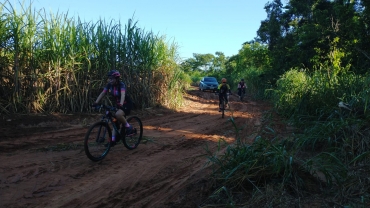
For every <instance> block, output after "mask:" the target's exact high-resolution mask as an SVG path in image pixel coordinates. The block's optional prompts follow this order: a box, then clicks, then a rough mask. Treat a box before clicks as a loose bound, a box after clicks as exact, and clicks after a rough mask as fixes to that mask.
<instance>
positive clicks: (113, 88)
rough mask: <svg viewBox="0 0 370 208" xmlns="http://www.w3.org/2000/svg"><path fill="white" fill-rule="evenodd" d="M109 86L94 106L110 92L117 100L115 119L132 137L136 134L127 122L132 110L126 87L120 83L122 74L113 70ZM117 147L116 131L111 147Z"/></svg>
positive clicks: (109, 77) (109, 74) (109, 75)
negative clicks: (127, 116)
mask: <svg viewBox="0 0 370 208" xmlns="http://www.w3.org/2000/svg"><path fill="white" fill-rule="evenodd" d="M107 76H108V84H107V85H106V86H105V87H104V89H103V92H101V93H100V95H99V96H98V98H97V99H96V101H95V103H94V104H93V106H97V105H98V103H99V101H100V100H101V99H102V98H103V97H104V96H105V95H106V94H107V93H108V92H109V93H110V94H111V95H112V96H113V98H114V99H115V102H116V105H117V109H118V110H117V112H116V113H115V117H116V118H117V120H118V121H120V122H121V123H122V124H123V125H125V127H126V135H128V136H130V135H132V134H133V133H134V130H133V127H132V126H131V125H130V124H129V123H128V122H127V121H126V119H125V115H128V114H129V113H130V111H131V108H132V102H131V99H130V97H129V96H128V95H127V94H126V85H125V83H123V82H122V81H120V77H121V74H120V73H119V71H117V70H111V71H109V72H108V74H107ZM115 145H116V131H113V132H112V143H111V146H112V147H113V146H115Z"/></svg>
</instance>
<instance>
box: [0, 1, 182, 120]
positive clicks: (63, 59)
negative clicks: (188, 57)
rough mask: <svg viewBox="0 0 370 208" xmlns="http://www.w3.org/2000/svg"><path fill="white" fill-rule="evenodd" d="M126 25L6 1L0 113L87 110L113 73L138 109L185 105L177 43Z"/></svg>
mask: <svg viewBox="0 0 370 208" xmlns="http://www.w3.org/2000/svg"><path fill="white" fill-rule="evenodd" d="M136 24H137V22H135V21H134V20H132V19H129V20H128V22H127V24H126V25H122V24H121V22H115V21H113V20H112V21H106V20H102V19H101V20H99V21H98V22H87V23H85V22H81V20H80V19H75V18H69V17H68V16H67V15H64V14H56V15H54V14H49V15H48V14H46V13H45V12H44V11H43V10H40V11H38V12H37V11H35V10H32V9H31V6H30V7H29V8H23V7H22V8H21V11H17V10H15V8H14V7H13V6H12V4H11V3H10V2H9V1H5V3H1V4H0V43H1V50H0V79H1V87H0V94H1V95H2V96H1V98H0V112H1V113H27V112H62V113H67V112H86V111H89V109H90V107H89V106H90V104H91V103H92V102H93V100H94V99H95V97H96V96H97V95H98V94H99V92H100V91H101V89H102V87H104V85H105V84H106V82H105V77H106V73H107V71H109V70H110V69H113V68H115V69H117V70H119V71H120V72H121V73H122V74H123V81H124V82H125V83H126V85H128V88H129V93H130V94H131V96H132V98H133V100H134V102H135V105H136V107H138V108H142V107H149V106H154V105H164V106H167V107H169V108H176V107H178V106H179V105H181V101H182V100H181V99H180V98H181V97H182V93H183V90H184V89H186V86H187V85H188V84H187V83H186V82H185V81H184V80H185V79H182V78H183V77H186V75H185V74H184V73H183V72H182V71H181V70H180V69H179V67H178V66H177V61H178V60H177V56H178V54H177V46H176V44H175V43H168V42H166V40H165V38H164V36H158V35H154V34H153V33H152V32H146V31H144V30H143V29H140V28H138V27H137V25H136Z"/></svg>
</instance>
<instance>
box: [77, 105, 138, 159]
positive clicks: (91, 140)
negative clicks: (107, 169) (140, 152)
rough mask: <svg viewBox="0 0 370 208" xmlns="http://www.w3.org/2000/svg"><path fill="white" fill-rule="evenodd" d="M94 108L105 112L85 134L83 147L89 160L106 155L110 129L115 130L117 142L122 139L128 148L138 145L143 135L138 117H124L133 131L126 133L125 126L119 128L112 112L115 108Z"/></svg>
mask: <svg viewBox="0 0 370 208" xmlns="http://www.w3.org/2000/svg"><path fill="white" fill-rule="evenodd" d="M95 109H97V110H98V109H104V110H105V114H104V115H103V117H102V119H101V121H98V122H96V123H94V124H93V125H92V126H91V127H90V128H89V130H88V131H87V132H86V134H85V139H84V149H85V153H86V156H87V157H88V158H89V159H90V160H92V161H94V162H97V161H100V160H102V159H104V158H105V156H107V154H108V152H109V150H110V148H111V141H112V139H111V138H112V129H113V130H114V131H116V142H117V144H118V142H119V141H121V140H122V143H123V145H124V146H125V147H126V148H127V149H129V150H133V149H135V148H137V147H138V146H139V144H140V141H141V139H142V136H143V124H142V122H141V120H140V119H139V117H137V116H130V117H128V118H127V119H126V120H127V122H128V123H129V124H130V125H131V126H132V127H133V133H132V134H130V135H126V128H125V127H124V126H123V125H122V128H119V127H120V123H119V121H118V120H117V119H116V118H115V116H114V113H113V112H116V111H117V108H115V107H112V106H107V105H99V106H96V107H95ZM119 129H120V130H119Z"/></svg>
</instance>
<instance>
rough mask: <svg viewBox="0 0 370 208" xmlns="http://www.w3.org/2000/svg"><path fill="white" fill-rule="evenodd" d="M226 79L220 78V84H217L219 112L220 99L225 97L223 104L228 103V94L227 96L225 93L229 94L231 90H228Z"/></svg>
mask: <svg viewBox="0 0 370 208" xmlns="http://www.w3.org/2000/svg"><path fill="white" fill-rule="evenodd" d="M226 82H227V80H226V78H222V79H221V84H220V85H218V88H217V89H218V99H219V101H220V102H219V104H218V105H219V112H221V103H222V99H225V104H226V106H227V105H228V103H229V99H228V96H227V93H229V94H230V95H231V90H230V86H229V84H227V83H226Z"/></svg>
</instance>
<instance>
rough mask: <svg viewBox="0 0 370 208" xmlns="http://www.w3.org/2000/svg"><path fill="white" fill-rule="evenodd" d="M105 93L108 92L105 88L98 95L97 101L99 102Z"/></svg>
mask: <svg viewBox="0 0 370 208" xmlns="http://www.w3.org/2000/svg"><path fill="white" fill-rule="evenodd" d="M105 94H107V91H105V90H103V92H101V93H100V95H99V96H98V98H96V101H95V103H99V102H100V100H101V99H102V98H103V97H104V95H105Z"/></svg>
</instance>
